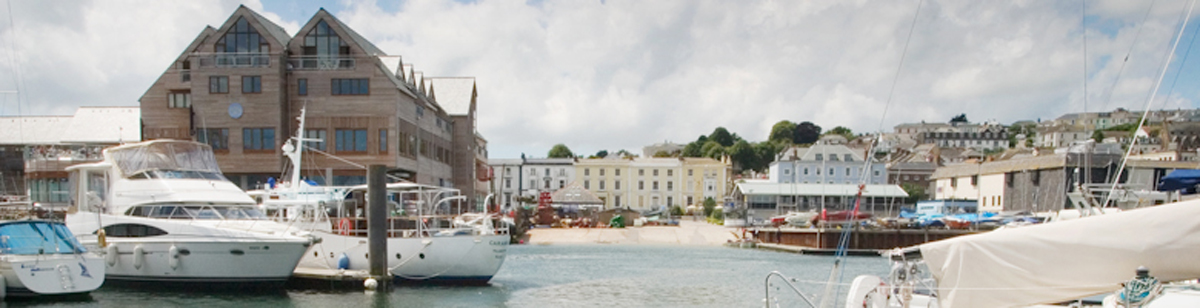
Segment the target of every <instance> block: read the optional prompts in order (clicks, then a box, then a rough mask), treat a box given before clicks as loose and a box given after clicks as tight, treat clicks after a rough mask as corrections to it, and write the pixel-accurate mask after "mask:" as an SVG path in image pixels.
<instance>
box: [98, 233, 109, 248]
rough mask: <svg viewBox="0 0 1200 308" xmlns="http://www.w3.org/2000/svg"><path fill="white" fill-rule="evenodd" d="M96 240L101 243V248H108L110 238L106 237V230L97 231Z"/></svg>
mask: <svg viewBox="0 0 1200 308" xmlns="http://www.w3.org/2000/svg"><path fill="white" fill-rule="evenodd" d="M96 238H97V240H98V241H100V248H105V247H108V238H107V236H105V232H104V229H100V230H96Z"/></svg>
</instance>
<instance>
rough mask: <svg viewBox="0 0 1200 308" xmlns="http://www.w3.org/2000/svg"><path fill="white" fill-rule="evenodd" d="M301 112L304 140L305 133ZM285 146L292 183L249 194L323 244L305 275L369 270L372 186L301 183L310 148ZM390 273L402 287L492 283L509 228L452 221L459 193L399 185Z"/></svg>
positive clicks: (477, 219) (303, 265)
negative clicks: (367, 199)
mask: <svg viewBox="0 0 1200 308" xmlns="http://www.w3.org/2000/svg"><path fill="white" fill-rule="evenodd" d="M304 114H305V111H304V110H303V109H301V111H300V117H299V118H298V120H299V121H300V124H299V128H298V129H297V134H296V136H302V132H304ZM304 141H310V140H307V139H304V138H300V137H293V138H291V139H289V140H288V141H287V143H286V144H284V146H283V152H284V155H285V156H287V157H288V159H289V161H290V162H291V167H290V170H289V172H288V174H287V176H288V178H289V179H290V180H288V181H285V182H284V183H282V184H281V185H277V186H275V187H266V188H265V189H263V190H255V191H250V192H249V193H250V194H251V195H253V196H256V197H257V198H258V199H260V200H261V205H260V206H261V208H262V209H263V210H264V211H266V212H267V213H268V214H269V215H270V217H272V218H273V219H274V220H276V221H278V222H281V223H285V224H287V225H289V226H291V228H292V229H294V230H303V231H305V232H311V234H312V235H314V236H316V237H319V238H320V239H321V240H320V241H319V242H318V243H316V244H314V245H313V246H312V247H310V248H309V250H308V253H306V254H305V255H304V258H303V259H302V260H301V261H300V264H299V265H298V268H299V269H317V270H330V269H333V270H337V269H349V270H366V269H368V267H369V266H368V259H367V257H368V256H367V246H366V245H365V244H364V243H365V241H366V237H367V229H366V228H367V226H366V219H365V217H364V215H363V214H362V213H365V212H366V208H365V206H366V202H364V201H365V197H364V195H365V194H366V191H367V186H366V185H359V186H320V185H316V183H313V182H311V181H308V180H304V179H302V178H301V177H300V170H301V169H300V166H301V162H302V160H301V157H302V154H303V142H304ZM386 189H387V200H388V213H390V214H389V215H390V216H389V217H388V218H387V221H388V228H387V231H388V232H387V254H388V258H387V259H388V265H387V266H388V270H389V271H390V272H391V274H392V275H393V276H394V277H395V278H396V280H398V281H400V282H410V283H447V284H472V285H478V284H487V283H488V281H490V280H491V279H492V277H493V276H494V275H495V274H496V272H497V271H499V270H500V266H501V265H502V264H503V263H504V259H505V257H506V255H507V251H508V245H509V241H510V237H509V235H508V228H496V227H495V226H494V225H493V222H494V221H495V220H496V219H497V217H494V216H493V215H488V214H482V213H466V214H462V215H458V216H452V215H447V214H445V213H448V212H449V209H448V205H449V204H450V203H452V202H457V201H462V200H465V199H466V197H465V196H462V195H461V194H460V193H459V190H457V189H453V188H446V187H438V186H431V185H423V184H416V183H411V182H395V183H388V184H386Z"/></svg>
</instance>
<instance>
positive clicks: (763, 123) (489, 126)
mask: <svg viewBox="0 0 1200 308" xmlns="http://www.w3.org/2000/svg"><path fill="white" fill-rule="evenodd" d="M1189 3H1190V2H1188V1H1184V0H1152V1H1125V0H1102V1H1087V2H1086V3H1085V2H1081V1H1020V0H1019V1H941V0H903V1H896V0H888V1H866V0H857V1H842V0H836V1H668V0H656V1H636V0H631V1H624V0H605V1H574V0H573V1H556V0H543V1H537V0H533V1H490V0H478V1H379V2H376V1H371V0H343V1H311V0H306V1H275V0H270V1H261V2H260V1H257V0H249V1H236V0H219V1H218V0H212V1H151V0H145V1H126V0H112V1H108V0H106V1H86V0H77V1H11V0H0V5H2V6H0V116H17V115H24V116H31V115H67V114H71V113H73V112H74V110H75V109H76V108H77V107H80V106H136V105H137V100H138V98H139V97H141V96H142V94H143V93H144V92H145V91H146V90H147V89H148V88H149V87H150V85H151V84H152V83H153V82H154V80H155V79H157V78H158V76H159V75H161V74H162V73H163V71H164V70H166V69H167V67H168V66H169V65H170V63H171V62H172V60H173V59H174V58H175V57H177V56H179V55H180V53H181V52H182V51H183V49H184V48H185V47H186V46H187V44H188V43H190V42H191V41H192V40H193V39H194V38H195V37H196V36H197V35H198V34H199V33H200V31H201V30H202V29H203V28H204V27H205V26H207V25H212V26H214V27H218V26H220V25H221V24H222V23H224V22H225V20H226V19H227V18H229V15H230V14H232V13H233V11H234V10H235V9H237V7H238V5H241V4H244V5H246V6H247V7H249V8H250V9H253V10H255V11H256V12H258V13H260V14H262V15H264V16H266V17H267V18H268V19H270V20H271V21H273V22H275V23H276V24H279V25H280V26H282V27H283V28H284V29H286V30H288V32H289V34H291V35H295V34H296V32H297V31H298V29H299V28H300V26H301V25H303V24H304V23H306V22H307V21H308V19H309V18H311V17H312V16H313V14H314V13H315V12H316V11H317V10H318V9H319V8H325V9H326V10H328V11H330V12H331V13H333V14H334V15H335V16H337V17H338V18H339V19H341V20H342V21H343V22H345V23H347V24H348V25H350V27H351V28H353V29H355V30H356V31H357V32H358V33H360V34H362V35H363V36H364V37H366V38H367V39H369V40H371V41H372V42H374V43H375V45H376V46H378V47H380V48H381V49H382V50H384V51H385V52H387V53H388V54H391V55H399V56H402V57H403V60H404V62H405V63H410V64H413V65H414V66H415V67H416V69H417V70H418V71H422V72H424V73H425V75H426V76H437V77H451V76H473V77H475V78H476V82H477V87H478V93H479V97H478V115H479V120H478V124H479V127H478V131H479V133H480V134H482V135H483V136H484V138H486V139H487V140H488V143H489V152H490V153H489V156H490V157H491V158H514V157H519V156H520V155H521V154H522V153H524V154H526V155H527V156H530V157H544V156H545V155H546V153H547V152H548V151H549V149H550V148H551V147H552V146H553V145H554V144H558V143H562V144H565V145H567V146H568V147H570V149H572V150H573V151H574V152H575V153H576V154H579V155H589V154H593V153H595V152H597V151H599V150H608V151H610V152H615V151H617V150H621V149H625V150H629V151H631V152H634V153H640V152H641V147H643V146H645V145H649V144H653V143H660V142H664V141H670V142H676V143H687V142H690V141H693V140H695V139H696V138H697V137H698V136H700V135H707V134H709V133H711V132H712V130H713V129H714V128H716V127H718V126H722V127H725V128H727V129H728V130H730V131H731V132H734V133H737V134H738V135H740V136H742V137H743V138H745V139H747V140H749V141H752V142H753V141H761V140H764V139H766V138H767V135H768V133H769V132H770V129H771V126H772V125H774V124H775V123H776V122H778V121H781V120H789V121H793V122H802V121H811V122H813V123H816V124H817V125H819V126H821V127H822V128H824V129H826V130H828V129H830V128H833V127H835V126H845V127H849V128H851V129H852V130H853V131H855V132H860V133H861V132H875V131H881V130H882V131H890V130H891V129H892V127H893V126H895V125H896V124H900V123H913V122H921V121H926V122H946V121H948V120H949V119H950V118H951V117H953V116H954V115H957V114H966V115H967V117H968V119H970V120H971V121H973V122H981V121H996V122H999V123H1001V124H1011V123H1012V122H1015V121H1019V120H1034V121H1037V120H1039V119H1040V120H1050V119H1053V118H1056V117H1058V116H1060V115H1062V114H1065V113H1074V112H1084V111H1093V112H1094V111H1111V110H1114V109H1116V108H1126V109H1130V110H1142V109H1143V108H1144V106H1146V104H1147V102H1148V99H1149V97H1150V95H1151V92H1152V90H1153V88H1154V86H1155V84H1156V82H1157V81H1158V80H1159V76H1160V75H1163V76H1164V78H1163V81H1162V84H1161V87H1160V89H1159V91H1158V92H1157V93H1156V94H1155V96H1156V98H1155V100H1154V101H1152V102H1150V103H1151V105H1150V106H1151V108H1152V109H1178V108H1196V107H1197V102H1200V55H1197V53H1200V51H1193V49H1192V46H1191V45H1192V41H1193V39H1194V37H1195V34H1196V32H1197V30H1198V29H1200V26H1197V25H1198V24H1200V20H1196V19H1192V20H1191V21H1190V22H1189V25H1188V26H1187V28H1186V29H1185V30H1184V31H1183V36H1182V39H1181V40H1180V42H1179V44H1178V47H1176V48H1175V51H1176V53H1175V55H1174V57H1173V60H1172V61H1171V62H1170V65H1169V66H1167V70H1166V72H1165V74H1163V72H1162V69H1163V67H1164V64H1165V63H1166V62H1165V61H1166V59H1167V56H1168V54H1169V53H1170V51H1171V50H1172V48H1171V47H1172V44H1173V43H1174V41H1175V37H1176V35H1177V34H1178V33H1179V27H1180V25H1181V24H1182V20H1183V18H1184V17H1185V16H1188V15H1190V16H1192V18H1194V17H1195V16H1196V15H1197V14H1196V12H1192V13H1190V14H1188V5H1189ZM910 29H911V31H910ZM1195 49H1196V50H1200V46H1197V47H1196V48H1195Z"/></svg>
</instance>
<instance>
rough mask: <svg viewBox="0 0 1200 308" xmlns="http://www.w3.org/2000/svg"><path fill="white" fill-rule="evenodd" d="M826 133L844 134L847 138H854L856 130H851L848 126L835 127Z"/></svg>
mask: <svg viewBox="0 0 1200 308" xmlns="http://www.w3.org/2000/svg"><path fill="white" fill-rule="evenodd" d="M825 134H826V135H842V137H846V140H854V132H852V131H850V129H849V128H846V127H845V126H838V127H834V128H833V129H831V130H829V131H828V132H826V133H825Z"/></svg>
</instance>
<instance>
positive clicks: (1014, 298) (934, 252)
mask: <svg viewBox="0 0 1200 308" xmlns="http://www.w3.org/2000/svg"><path fill="white" fill-rule="evenodd" d="M919 247H920V250H921V255H922V257H923V258H924V260H925V263H926V264H927V265H928V266H929V269H930V271H931V272H932V274H933V277H934V278H935V279H937V281H938V286H937V287H938V293H939V295H940V297H941V298H940V303H941V307H952V308H953V307H981V308H986V307H1020V306H1025V305H1031V304H1044V303H1058V302H1065V301H1070V300H1075V299H1079V298H1082V297H1087V296H1090V295H1095V294H1101V293H1106V292H1113V291H1116V290H1117V289H1119V288H1120V285H1119V284H1120V283H1122V282H1127V281H1129V279H1131V278H1133V276H1134V271H1135V270H1136V269H1137V267H1138V266H1146V267H1148V268H1149V269H1150V275H1152V276H1155V277H1157V278H1158V279H1159V280H1161V281H1174V280H1185V279H1196V278H1200V200H1192V201H1184V202H1179V203H1172V204H1167V205H1160V206H1156V207H1150V208H1143V209H1135V210H1130V211H1125V212H1121V213H1116V214H1107V215H1101V216H1095V217H1088V218H1083V219H1077V220H1070V221H1063V222H1055V223H1048V224H1042V225H1036V226H1030V227H1021V228H1015V229H1004V230H999V231H995V232H988V233H983V234H976V235H969V236H962V237H957V238H952V239H948V240H943V241H938V242H933V243H928V244H924V245H921V246H919Z"/></svg>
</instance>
